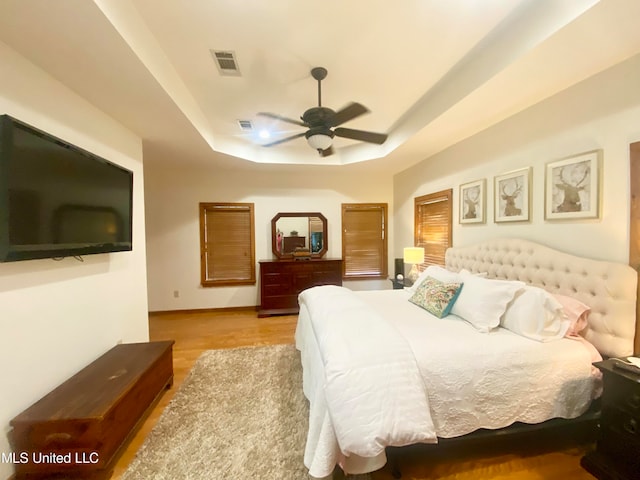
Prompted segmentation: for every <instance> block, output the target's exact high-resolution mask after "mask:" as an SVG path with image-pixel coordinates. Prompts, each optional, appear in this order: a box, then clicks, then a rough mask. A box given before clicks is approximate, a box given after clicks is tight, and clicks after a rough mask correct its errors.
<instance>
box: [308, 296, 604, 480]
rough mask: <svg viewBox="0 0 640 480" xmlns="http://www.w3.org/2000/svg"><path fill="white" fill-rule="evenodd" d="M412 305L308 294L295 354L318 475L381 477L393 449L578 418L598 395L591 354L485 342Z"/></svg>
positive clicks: (503, 339)
mask: <svg viewBox="0 0 640 480" xmlns="http://www.w3.org/2000/svg"><path fill="white" fill-rule="evenodd" d="M408 297H409V294H408V292H406V291H403V290H385V291H376V292H351V291H349V290H348V289H346V288H342V287H316V288H313V289H309V290H306V291H305V292H303V293H302V294H301V296H300V315H299V321H298V328H297V331H296V345H297V346H298V348H299V349H300V351H301V355H302V363H303V367H304V378H303V388H304V392H305V395H306V396H307V398H308V399H309V401H310V419H309V420H310V422H309V423H310V425H309V434H308V439H307V446H306V451H305V465H306V466H307V467H308V468H309V473H310V475H312V476H314V477H324V476H327V475H329V474H330V473H331V472H332V471H333V468H334V466H335V465H336V464H340V465H341V466H342V468H343V469H344V470H345V471H347V472H348V473H364V472H367V471H373V470H376V469H378V468H381V467H382V466H383V465H384V463H385V462H386V457H385V456H384V447H385V446H388V445H398V446H400V445H406V444H410V443H419V442H433V441H435V438H436V437H435V435H437V436H439V437H455V436H459V435H463V434H466V433H469V432H472V431H474V430H476V429H478V428H502V427H505V426H508V425H510V424H512V423H513V422H515V421H521V422H527V423H539V422H542V421H545V420H548V419H550V418H556V417H562V418H574V417H576V416H579V415H580V414H582V413H584V411H585V410H586V409H587V408H588V406H589V404H590V402H591V399H592V398H593V397H594V396H595V395H596V392H597V391H598V390H597V387H598V386H599V384H598V382H597V381H596V379H595V378H594V376H593V374H592V368H591V361H592V358H591V351H590V350H589V349H588V348H586V347H585V345H583V343H581V342H579V341H575V340H570V339H562V340H558V341H555V342H548V343H539V342H536V341H533V340H529V339H526V338H524V337H520V336H518V335H516V334H513V333H511V332H509V331H507V330H504V329H500V328H499V329H496V330H495V331H492V332H490V333H479V332H477V331H476V330H475V329H474V328H473V327H472V326H471V325H469V324H468V323H466V322H465V321H464V320H462V319H459V318H457V317H455V316H449V317H447V318H445V319H438V318H437V317H434V316H432V315H430V314H429V313H427V312H426V311H424V310H423V309H421V308H419V307H417V306H416V305H413V304H412V303H410V302H408ZM416 365H417V366H416ZM434 427H435V428H434Z"/></svg>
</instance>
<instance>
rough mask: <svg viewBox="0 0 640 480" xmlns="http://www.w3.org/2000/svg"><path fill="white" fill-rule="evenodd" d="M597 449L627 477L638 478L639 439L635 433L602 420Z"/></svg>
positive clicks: (639, 459) (639, 476) (639, 470)
mask: <svg viewBox="0 0 640 480" xmlns="http://www.w3.org/2000/svg"><path fill="white" fill-rule="evenodd" d="M619 426H620V425H619ZM598 451H600V452H602V453H603V454H604V455H606V457H607V458H609V459H610V462H611V463H613V464H615V466H616V469H617V470H619V471H621V472H624V474H625V475H626V476H627V477H628V478H630V479H631V478H640V441H639V439H638V435H637V434H633V435H632V434H629V433H627V432H625V431H624V429H623V430H619V429H618V428H613V427H612V426H610V425H607V424H606V423H604V420H603V424H602V427H601V431H600V439H599V440H598Z"/></svg>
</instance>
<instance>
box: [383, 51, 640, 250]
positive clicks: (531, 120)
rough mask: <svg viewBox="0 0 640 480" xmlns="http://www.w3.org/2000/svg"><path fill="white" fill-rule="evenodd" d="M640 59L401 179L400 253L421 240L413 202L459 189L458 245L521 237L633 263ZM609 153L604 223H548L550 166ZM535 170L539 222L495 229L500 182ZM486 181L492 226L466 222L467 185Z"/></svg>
mask: <svg viewBox="0 0 640 480" xmlns="http://www.w3.org/2000/svg"><path fill="white" fill-rule="evenodd" d="M638 85H640V56H637V57H634V58H632V59H630V60H628V61H626V62H624V63H622V64H620V65H618V66H616V67H613V68H611V69H610V70H608V71H606V72H603V73H601V74H599V75H597V76H594V77H592V78H590V79H588V80H586V81H584V82H582V83H581V84H579V85H577V86H575V87H572V88H570V89H567V90H565V91H564V92H561V93H559V94H557V95H555V96H554V97H552V98H550V99H548V100H546V101H544V102H542V103H540V104H538V105H535V106H533V107H531V108H529V109H528V110H526V111H524V112H522V113H520V114H518V115H516V116H514V117H512V118H510V119H507V120H505V121H504V122H502V123H500V124H498V125H496V126H494V127H492V128H490V129H487V130H485V131H484V132H481V133H479V134H477V135H475V136H473V137H471V138H469V139H467V140H465V141H463V142H461V143H459V144H457V145H455V146H453V147H451V148H449V149H448V150H446V151H444V152H442V153H440V154H438V155H435V156H433V157H431V158H429V159H426V160H424V161H422V162H420V163H419V164H417V165H415V166H414V167H412V168H410V169H408V170H405V171H404V172H401V173H400V174H398V175H396V176H395V177H394V205H395V212H394V216H395V237H396V243H395V245H396V253H398V254H399V253H400V250H398V246H399V245H409V244H410V243H411V242H412V241H413V199H414V197H416V196H419V195H424V194H427V193H431V192H435V191H439V190H443V189H447V188H453V194H454V202H453V203H454V222H453V244H454V245H468V244H472V243H475V242H478V241H483V240H486V239H489V238H494V237H521V238H526V239H530V240H533V241H537V242H540V243H543V244H546V245H549V246H551V247H554V248H558V249H560V250H563V251H567V252H571V253H574V254H576V255H581V256H587V257H592V258H596V259H604V260H611V261H620V262H625V263H626V262H627V261H628V252H629V247H628V238H629V233H628V229H629V144H630V143H632V142H635V141H638V140H640V88H638ZM595 149H602V150H603V166H602V190H601V192H602V210H601V216H600V218H599V219H590V220H581V221H576V220H574V221H563V222H558V221H554V222H551V221H545V219H544V170H545V164H546V163H547V162H549V161H553V160H556V159H560V158H564V157H567V156H570V155H574V154H578V153H582V152H586V151H590V150H595ZM523 167H532V173H533V183H532V189H533V190H532V193H533V195H532V204H531V208H532V209H531V221H530V222H527V223H519V224H505V223H500V224H496V223H494V212H493V208H494V201H493V193H494V190H493V182H494V178H493V177H494V176H495V175H500V174H502V173H505V172H508V171H511V170H515V169H519V168H523ZM481 178H486V180H487V222H486V224H484V225H469V224H465V225H461V224H460V223H459V220H458V219H459V213H458V212H459V203H458V200H459V186H460V184H463V183H466V182H470V181H474V180H478V179H481Z"/></svg>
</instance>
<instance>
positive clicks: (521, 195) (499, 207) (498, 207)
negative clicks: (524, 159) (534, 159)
mask: <svg viewBox="0 0 640 480" xmlns="http://www.w3.org/2000/svg"><path fill="white" fill-rule="evenodd" d="M493 178H494V185H493V192H494V195H495V200H494V203H493V204H494V208H495V212H494V221H495V222H496V223H499V222H527V221H529V216H530V204H531V202H530V199H531V167H527V168H521V169H519V170H514V171H512V172H507V173H503V174H502V175H498V176H496V177H493Z"/></svg>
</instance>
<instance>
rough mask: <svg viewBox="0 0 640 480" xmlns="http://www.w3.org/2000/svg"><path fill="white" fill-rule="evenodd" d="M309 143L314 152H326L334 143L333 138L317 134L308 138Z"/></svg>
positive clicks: (324, 134)
mask: <svg viewBox="0 0 640 480" xmlns="http://www.w3.org/2000/svg"><path fill="white" fill-rule="evenodd" d="M307 143H309V146H311V148H313V149H314V150H326V149H327V148H329V147H330V146H331V144H332V143H333V138H332V137H331V136H330V135H327V134H326V133H315V134H313V135H309V136H308V137H307Z"/></svg>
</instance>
